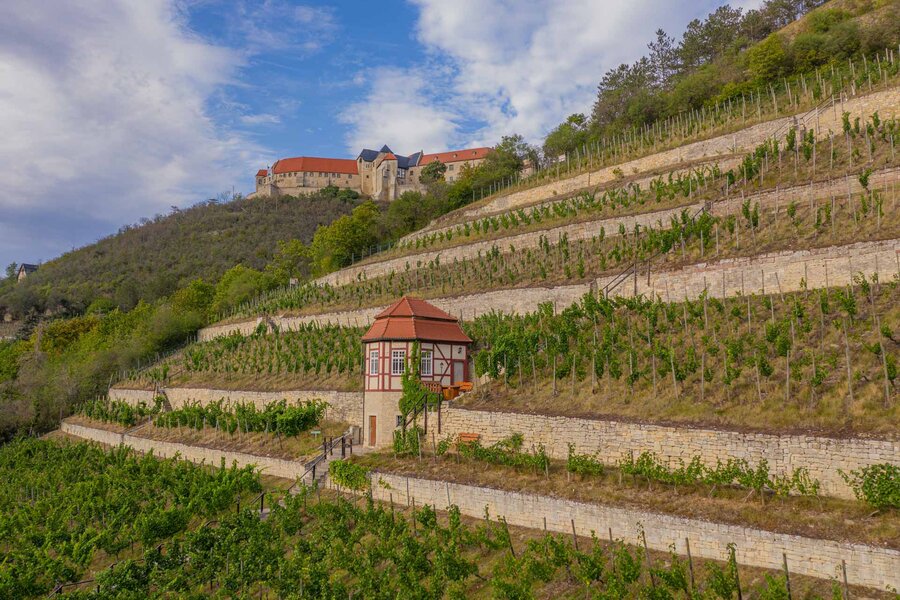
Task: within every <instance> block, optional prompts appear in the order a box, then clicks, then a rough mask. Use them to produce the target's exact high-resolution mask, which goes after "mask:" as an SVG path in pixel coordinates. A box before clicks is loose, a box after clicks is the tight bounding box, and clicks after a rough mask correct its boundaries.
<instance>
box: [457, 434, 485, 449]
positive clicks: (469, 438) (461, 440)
mask: <svg viewBox="0 0 900 600" xmlns="http://www.w3.org/2000/svg"><path fill="white" fill-rule="evenodd" d="M480 440H481V434H479V433H460V434H459V436H457V438H456V445H457V446H460V445H465V444H474V443H476V442H478V441H480Z"/></svg>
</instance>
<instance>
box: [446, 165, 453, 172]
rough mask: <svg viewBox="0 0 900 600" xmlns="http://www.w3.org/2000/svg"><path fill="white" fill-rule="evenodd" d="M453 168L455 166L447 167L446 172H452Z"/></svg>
mask: <svg viewBox="0 0 900 600" xmlns="http://www.w3.org/2000/svg"><path fill="white" fill-rule="evenodd" d="M454 166H455V165H447V170H448V171H452V170H453V167H454Z"/></svg>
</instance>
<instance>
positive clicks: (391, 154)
mask: <svg viewBox="0 0 900 600" xmlns="http://www.w3.org/2000/svg"><path fill="white" fill-rule="evenodd" d="M381 160H397V157H396V156H394V153H393V152H388V153H387V154H385V155H384V158H382V159H381Z"/></svg>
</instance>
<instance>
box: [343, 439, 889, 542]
mask: <svg viewBox="0 0 900 600" xmlns="http://www.w3.org/2000/svg"><path fill="white" fill-rule="evenodd" d="M353 460H354V461H357V462H359V463H360V464H362V465H365V466H366V467H369V468H372V469H377V470H379V471H385V472H390V473H395V474H400V475H407V476H410V477H413V476H415V477H422V478H425V479H437V480H441V481H451V482H454V483H460V484H467V485H474V486H483V487H491V488H496V489H502V490H508V491H516V492H525V493H530V494H538V495H543V496H553V497H557V498H565V499H568V500H575V501H578V502H589V503H595V504H605V505H611V506H621V507H628V508H636V509H641V510H648V511H653V512H659V513H665V514H671V515H677V516H680V517H685V518H691V519H701V520H706V521H713V522H719V523H730V524H733V525H739V526H743V527H753V528H757V529H763V530H766V531H773V532H778V533H786V534H791V535H801V536H806V537H813V538H822V539H829V540H838V541H847V542H858V543H865V544H871V545H875V546H884V547H889V548H900V519H898V514H897V512H896V511H889V512H885V513H879V514H874V513H872V509H871V508H869V507H867V506H865V505H863V504H861V503H859V502H856V501H850V500H840V499H836V498H821V497H820V498H812V497H794V496H792V497H787V498H779V499H769V500H767V501H766V502H765V503H764V504H762V503H760V500H759V499H757V498H748V493H747V490H740V489H730V488H724V489H723V488H719V489H716V490H710V489H707V488H706V486H680V487H673V486H668V485H663V484H660V483H652V484H650V485H648V483H647V482H646V481H635V480H632V478H631V477H630V476H624V478H623V479H622V480H621V483H620V478H619V477H620V475H619V473H618V471H617V470H616V469H608V470H607V472H606V473H605V474H604V475H601V476H587V477H584V478H581V477H579V476H576V475H571V476H570V474H569V473H568V472H567V471H566V468H565V462H564V461H551V466H550V469H549V477H548V476H545V474H544V473H534V472H531V471H528V470H524V469H516V468H513V467H505V466H500V465H491V464H486V463H484V462H480V461H476V460H471V459H468V458H465V457H461V456H459V455H458V454H448V455H444V456H442V457H437V456H435V455H434V454H433V453H431V452H430V451H429V452H425V453H424V454H423V458H422V459H421V460H419V459H417V458H412V457H400V456H394V455H393V454H388V453H384V452H379V453H369V454H364V455H358V456H355V457H354V458H353Z"/></svg>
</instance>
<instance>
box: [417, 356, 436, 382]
mask: <svg viewBox="0 0 900 600" xmlns="http://www.w3.org/2000/svg"><path fill="white" fill-rule="evenodd" d="M419 362H420V364H419V374H420V375H426V376H428V377H431V375H432V373H433V371H432V367H431V364H432V360H431V350H422V355H421V360H420V361H419Z"/></svg>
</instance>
